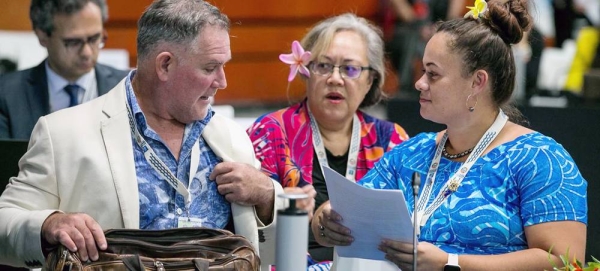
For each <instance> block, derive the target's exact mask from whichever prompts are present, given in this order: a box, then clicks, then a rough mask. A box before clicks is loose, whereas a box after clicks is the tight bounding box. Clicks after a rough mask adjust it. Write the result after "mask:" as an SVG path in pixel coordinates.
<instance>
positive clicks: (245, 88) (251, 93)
mask: <svg viewBox="0 0 600 271" xmlns="http://www.w3.org/2000/svg"><path fill="white" fill-rule="evenodd" d="M211 2H212V3H213V4H215V5H216V6H217V7H219V8H220V9H221V11H223V12H224V13H225V14H227V16H229V18H230V19H231V21H232V28H231V50H232V55H233V59H232V61H231V62H230V63H228V64H227V66H226V68H225V70H226V74H227V82H228V87H227V89H225V90H222V91H220V93H219V94H218V95H217V96H216V99H215V102H216V103H217V104H234V105H249V104H284V103H287V102H288V101H289V100H291V101H294V100H298V99H300V98H301V97H303V93H304V83H303V82H301V80H300V78H296V79H295V80H294V81H293V82H292V83H291V84H290V88H289V91H287V88H288V82H287V74H288V72H289V66H287V65H285V64H283V63H281V62H280V61H279V59H278V57H279V54H281V53H288V52H289V51H290V50H291V49H290V46H291V43H292V41H293V40H300V39H301V38H302V36H303V35H304V34H305V33H306V31H307V30H308V29H309V28H310V27H311V26H312V25H313V24H315V23H316V22H318V21H319V20H321V19H323V18H326V17H328V16H331V15H335V14H341V13H344V12H354V13H357V14H359V15H361V16H365V17H367V18H369V19H372V20H373V19H375V16H376V14H377V11H378V8H379V6H378V3H379V0H349V1H343V2H342V1H329V0H325V1H323V0H301V1H282V0H212V1H211ZM108 3H109V8H110V19H109V22H108V24H107V28H108V31H109V39H108V42H107V47H115V48H126V49H127V50H128V51H129V53H130V55H131V63H132V65H134V63H135V59H136V50H135V35H136V23H137V19H138V18H139V16H140V14H141V13H142V12H143V10H144V9H145V7H147V6H148V5H149V4H150V3H151V0H137V1H121V0H108Z"/></svg>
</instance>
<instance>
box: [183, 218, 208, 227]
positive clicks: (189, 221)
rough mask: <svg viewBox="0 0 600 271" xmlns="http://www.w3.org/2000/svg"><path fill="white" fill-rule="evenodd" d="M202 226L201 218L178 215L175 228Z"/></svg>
mask: <svg viewBox="0 0 600 271" xmlns="http://www.w3.org/2000/svg"><path fill="white" fill-rule="evenodd" d="M191 227H202V219H201V218H197V217H179V218H178V219H177V228H191Z"/></svg>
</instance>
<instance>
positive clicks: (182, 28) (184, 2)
mask: <svg viewBox="0 0 600 271" xmlns="http://www.w3.org/2000/svg"><path fill="white" fill-rule="evenodd" d="M206 25H214V26H219V27H222V28H223V29H225V30H227V31H228V32H229V28H230V21H229V18H227V16H226V15H225V14H223V13H221V11H220V10H219V9H218V8H217V7H215V6H213V5H211V4H209V3H208V2H205V1H202V0H157V1H154V2H153V3H152V5H150V6H149V7H148V8H147V9H146V11H144V13H143V14H142V17H141V18H140V20H139V21H138V35H137V52H138V58H141V59H143V58H144V57H145V56H147V55H148V54H149V53H150V52H151V51H152V50H153V49H154V48H155V47H156V46H157V45H158V44H159V43H161V42H168V43H176V44H186V43H190V42H192V41H193V40H194V39H195V38H196V37H197V36H198V34H199V33H200V32H201V31H202V29H203V28H204V27H205V26H206Z"/></svg>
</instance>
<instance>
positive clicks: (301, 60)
mask: <svg viewBox="0 0 600 271" xmlns="http://www.w3.org/2000/svg"><path fill="white" fill-rule="evenodd" d="M279 60H281V61H283V63H285V64H289V65H290V75H289V76H288V82H292V80H294V77H296V74H297V73H298V72H300V73H301V74H304V75H305V76H306V77H310V72H309V71H308V67H307V65H308V63H310V52H309V51H304V48H302V45H300V42H298V41H297V40H295V41H294V42H292V53H291V54H280V55H279Z"/></svg>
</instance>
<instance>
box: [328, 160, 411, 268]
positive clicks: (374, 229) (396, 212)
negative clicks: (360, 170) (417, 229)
mask: <svg viewBox="0 0 600 271" xmlns="http://www.w3.org/2000/svg"><path fill="white" fill-rule="evenodd" d="M323 174H324V177H325V182H326V183H327V192H328V193H329V200H330V202H331V208H332V209H333V210H334V211H335V212H337V213H338V214H340V215H341V216H342V219H343V221H342V224H343V225H344V226H345V227H347V228H349V229H350V230H351V231H352V233H351V235H352V237H354V242H352V244H351V245H350V246H336V247H335V249H336V251H337V253H338V254H339V256H342V257H353V258H363V259H372V260H385V254H384V253H383V252H382V251H380V250H378V249H377V247H378V246H379V244H380V243H381V240H382V239H384V238H386V239H392V240H396V241H402V242H407V243H412V242H413V237H412V235H413V226H412V219H411V217H410V215H409V214H408V209H407V208H406V201H405V199H404V194H402V191H400V190H395V189H394V190H382V189H370V188H366V187H362V186H360V185H358V184H356V183H355V182H353V181H350V180H348V179H346V178H345V177H344V176H342V175H340V174H339V173H337V172H335V171H334V170H332V169H330V168H328V167H323Z"/></svg>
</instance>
